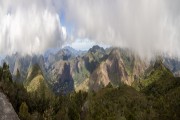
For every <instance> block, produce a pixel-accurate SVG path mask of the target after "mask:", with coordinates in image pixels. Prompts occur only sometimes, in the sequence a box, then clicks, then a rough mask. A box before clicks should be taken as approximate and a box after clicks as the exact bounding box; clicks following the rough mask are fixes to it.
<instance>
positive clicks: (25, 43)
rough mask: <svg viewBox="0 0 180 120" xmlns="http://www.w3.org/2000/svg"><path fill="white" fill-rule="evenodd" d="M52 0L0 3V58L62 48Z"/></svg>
mask: <svg viewBox="0 0 180 120" xmlns="http://www.w3.org/2000/svg"><path fill="white" fill-rule="evenodd" d="M57 8H58V7H57V6H55V3H54V1H53V0H13V1H12V0H0V54H12V53H16V52H19V53H21V54H41V53H43V52H44V51H45V50H46V49H47V48H49V47H57V46H62V45H63V43H64V41H65V39H66V37H67V33H66V29H65V27H63V26H62V25H61V21H60V18H59V14H58V11H57Z"/></svg>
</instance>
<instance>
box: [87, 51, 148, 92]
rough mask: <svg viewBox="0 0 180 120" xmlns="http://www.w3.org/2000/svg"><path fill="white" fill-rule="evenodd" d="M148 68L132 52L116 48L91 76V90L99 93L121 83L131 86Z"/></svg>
mask: <svg viewBox="0 0 180 120" xmlns="http://www.w3.org/2000/svg"><path fill="white" fill-rule="evenodd" d="M147 68H148V64H146V63H145V62H143V61H141V60H140V58H138V57H136V56H135V55H133V53H132V52H131V51H128V50H126V51H124V50H120V49H117V48H115V49H113V50H112V51H111V52H110V54H109V55H108V57H107V59H105V60H104V61H102V62H101V63H100V65H99V66H98V67H97V68H96V69H95V71H94V72H93V73H92V74H91V76H90V79H89V89H91V90H95V91H97V90H99V89H100V88H103V87H105V86H107V85H108V84H109V83H111V84H112V85H113V86H118V85H120V84H121V83H124V84H127V85H129V86H131V84H132V83H133V81H134V80H135V79H136V77H139V76H140V75H141V74H142V73H144V71H145V70H146V69H147Z"/></svg>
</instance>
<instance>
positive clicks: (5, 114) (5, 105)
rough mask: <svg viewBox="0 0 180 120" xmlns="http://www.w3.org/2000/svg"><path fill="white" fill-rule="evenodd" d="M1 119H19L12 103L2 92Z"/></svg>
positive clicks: (0, 102)
mask: <svg viewBox="0 0 180 120" xmlns="http://www.w3.org/2000/svg"><path fill="white" fill-rule="evenodd" d="M0 120H19V118H18V115H17V114H16V112H15V111H14V108H13V107H12V105H11V103H10V102H9V101H8V99H7V98H6V96H5V95H4V94H3V93H2V92H0Z"/></svg>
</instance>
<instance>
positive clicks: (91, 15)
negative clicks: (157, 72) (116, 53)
mask: <svg viewBox="0 0 180 120" xmlns="http://www.w3.org/2000/svg"><path fill="white" fill-rule="evenodd" d="M179 5H180V1H179V0H172V1H170V0H133V1H132V0H67V2H66V6H65V8H64V9H66V10H65V11H66V17H67V19H68V20H69V21H70V22H73V23H74V28H73V29H75V30H74V34H75V35H76V36H77V37H88V38H90V39H93V40H96V42H100V43H106V44H109V45H112V46H118V47H125V48H130V49H132V50H134V51H136V52H137V53H139V54H140V55H141V56H143V57H151V56H153V55H155V54H169V55H171V56H178V57H180V6H179Z"/></svg>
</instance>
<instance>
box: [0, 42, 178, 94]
mask: <svg viewBox="0 0 180 120" xmlns="http://www.w3.org/2000/svg"><path fill="white" fill-rule="evenodd" d="M3 61H4V62H7V63H8V64H9V67H10V71H11V73H12V74H13V79H14V80H15V81H16V82H18V83H23V82H24V81H25V80H26V78H27V76H28V74H29V70H30V69H31V68H32V66H34V65H38V66H39V67H40V70H41V71H42V74H43V77H44V79H46V80H47V82H48V84H49V85H50V88H51V89H52V90H53V91H54V92H55V93H68V92H72V91H74V90H75V91H79V90H84V91H88V90H95V91H97V90H99V89H101V88H103V87H105V86H107V85H108V84H109V83H110V84H112V85H113V86H114V87H117V86H119V85H120V84H127V85H129V86H132V84H133V82H134V81H138V80H139V79H141V78H144V76H145V75H146V71H147V70H148V69H149V68H150V67H151V66H152V64H154V63H155V61H146V60H142V59H141V58H140V57H139V56H138V55H136V54H135V53H133V51H131V50H129V49H120V48H113V47H110V48H106V49H104V48H103V47H100V46H98V45H95V46H93V47H92V48H90V49H89V50H88V51H86V52H85V51H78V50H75V49H73V48H71V47H69V46H67V47H64V48H62V49H50V50H48V51H47V52H46V53H45V54H44V55H33V56H28V55H27V56H21V55H20V54H18V53H16V54H13V55H11V56H6V57H5V58H4V60H3ZM162 64H164V65H165V66H166V67H167V68H168V69H170V70H171V72H173V74H174V75H175V76H179V73H180V72H179V71H180V67H179V66H180V62H179V61H178V60H176V59H170V58H168V57H162ZM17 74H20V78H18V79H17V77H16V76H17Z"/></svg>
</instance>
